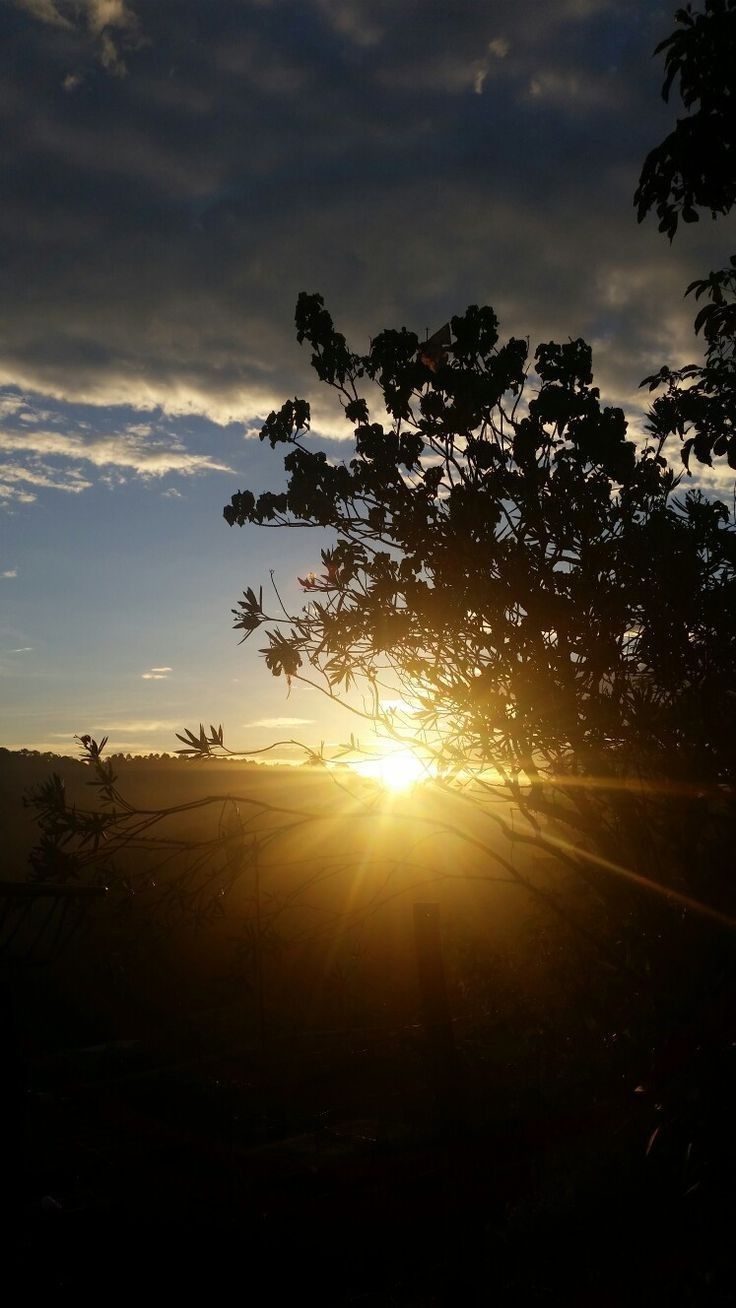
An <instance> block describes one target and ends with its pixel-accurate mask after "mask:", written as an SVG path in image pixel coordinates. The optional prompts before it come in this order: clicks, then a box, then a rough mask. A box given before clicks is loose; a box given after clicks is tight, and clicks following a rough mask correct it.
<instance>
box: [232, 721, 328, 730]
mask: <svg viewBox="0 0 736 1308" xmlns="http://www.w3.org/2000/svg"><path fill="white" fill-rule="evenodd" d="M313 721H314V719H313V718H258V719H257V721H255V722H244V723H243V726H244V727H267V728H268V729H269V730H273V729H274V728H279V727H306V726H309V725H310V724H311V723H312V722H313Z"/></svg>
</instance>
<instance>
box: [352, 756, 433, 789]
mask: <svg viewBox="0 0 736 1308" xmlns="http://www.w3.org/2000/svg"><path fill="white" fill-rule="evenodd" d="M354 766H355V770H356V772H359V773H360V775H361V776H363V777H370V778H371V780H373V781H379V782H380V783H381V785H382V786H385V788H386V790H391V791H402V790H410V789H411V787H412V786H415V785H416V784H417V782H419V781H426V780H427V779H428V777H429V776H430V775H431V773H430V768H429V767H428V765H427V764H426V763H423V762H422V760H421V759H420V758H417V755H416V754H412V752H411V750H410V749H401V750H392V751H391V753H389V754H384V755H383V756H382V757H381V758H371V759H363V760H362V761H361V762H360V763H356V764H355V765H354Z"/></svg>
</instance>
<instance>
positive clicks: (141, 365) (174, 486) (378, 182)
mask: <svg viewBox="0 0 736 1308" xmlns="http://www.w3.org/2000/svg"><path fill="white" fill-rule="evenodd" d="M674 7H675V6H674V5H673V6H672V8H670V7H669V6H667V5H661V4H655V3H649V2H648V0H617V2H614V0H497V2H494V0H488V2H485V0H451V3H448V0H444V2H443V3H441V4H440V3H437V2H436V0H294V2H292V0H207V2H206V3H204V0H177V3H176V4H174V3H171V2H170V0H0V118H1V119H2V123H1V124H0V176H1V177H2V186H1V187H0V224H1V227H2V230H1V232H0V744H2V745H5V746H6V747H8V748H20V747H27V748H35V749H43V750H48V749H50V750H54V751H56V752H59V753H70V752H72V753H73V752H74V742H73V736H74V734H75V733H80V734H81V733H83V732H90V733H91V734H97V735H101V734H107V735H109V737H110V748H113V749H116V750H122V751H125V752H127V751H130V752H141V751H144V752H149V751H156V752H159V751H162V750H171V749H173V748H175V747H176V745H177V741H176V740H175V738H174V733H175V732H176V731H177V730H181V729H182V728H183V727H184V726H194V725H196V724H198V723H199V722H200V720H204V721H205V722H207V723H209V722H214V723H220V722H222V723H223V724H224V725H225V738H226V742H228V741H229V743H230V744H231V745H232V746H238V747H243V748H253V749H255V748H260V747H262V746H265V745H267V744H269V743H271V742H272V741H274V740H278V739H281V738H288V737H291V736H296V737H298V738H299V739H302V740H305V741H306V742H307V743H309V744H312V745H314V744H317V743H318V742H319V740H320V739H322V738H327V739H328V740H335V741H338V740H340V739H342V738H343V737H344V736H345V734H346V733H347V732H349V731H350V730H351V729H352V726H353V724H352V723H351V722H350V721H348V720H346V719H343V718H341V717H339V716H338V715H336V713H335V711H334V710H332V709H329V711H328V710H327V709H326V708H325V705H324V703H323V701H321V699H320V697H319V696H318V695H317V694H316V693H315V692H309V691H307V690H304V689H303V688H300V687H297V686H295V687H293V688H292V690H291V693H290V694H289V693H287V688H286V686H285V683H284V681H283V680H282V679H274V678H272V677H271V676H270V674H269V673H268V671H267V670H266V669H265V667H264V666H263V664H262V662H261V660H260V659H259V656H258V645H259V643H262V642H259V641H258V640H257V638H256V640H255V642H253V641H251V642H249V643H248V644H246V645H240V644H239V643H238V638H237V635H236V633H235V632H233V631H232V627H231V622H232V619H231V613H230V610H231V608H232V607H233V605H234V604H235V603H236V601H237V599H238V597H239V595H240V593H241V592H242V590H243V588H244V587H245V586H249V585H250V586H257V585H259V584H261V583H263V584H264V586H267V585H268V583H269V574H270V572H271V570H273V572H274V576H275V578H276V580H277V582H278V584H279V586H280V589H281V590H282V592H283V593H284V596H285V599H286V600H287V602H289V601H293V602H295V603H298V601H299V593H300V592H299V587H298V583H297V580H296V578H297V575H298V574H301V575H304V574H305V572H308V571H310V570H311V569H312V568H313V567H317V568H318V566H319V549H320V546H321V544H323V543H324V542H323V541H321V540H320V538H319V535H318V533H315V532H309V531H296V532H280V531H273V530H268V529H259V528H256V527H250V528H246V529H244V530H242V531H239V530H238V529H233V530H231V529H229V528H228V527H227V526H226V524H225V523H224V521H223V519H222V506H223V504H224V503H225V502H226V501H228V500H229V499H230V496H231V494H232V493H233V491H235V490H237V489H245V488H249V489H252V490H255V491H258V490H263V489H267V488H268V489H275V488H277V487H278V486H279V485H280V482H281V475H280V462H279V457H278V452H276V453H274V452H273V451H271V450H270V448H269V447H268V445H264V444H261V443H260V442H259V441H258V439H257V435H258V430H259V426H260V424H261V423H262V421H263V420H264V418H265V417H266V415H267V414H268V412H269V410H270V409H271V408H273V407H274V406H280V405H281V403H282V402H283V401H284V399H286V398H287V397H288V396H293V395H295V394H298V395H300V396H303V397H304V398H307V399H310V400H311V401H312V404H313V431H314V438H315V441H319V442H320V444H321V445H322V447H324V448H326V449H328V451H329V452H330V453H331V456H332V457H334V458H340V457H342V452H343V451H345V450H346V447H345V446H344V445H343V444H341V441H342V438H343V437H346V436H349V435H350V429H349V428H347V427H345V424H344V423H343V422H342V420H341V415H339V413H338V412H336V410H335V407H334V406H333V405H332V404H331V402H330V396H329V393H327V394H326V395H322V394H320V392H319V389H318V383H317V382H316V379H314V378H313V376H312V375H311V374H310V371H309V367H308V356H307V353H306V351H305V350H304V349H301V348H300V347H299V346H298V345H297V343H296V340H295V336H294V325H293V315H294V305H295V302H296V298H297V295H298V293H299V291H301V290H306V291H319V292H321V293H322V294H323V295H324V297H325V301H326V303H327V306H328V308H329V309H330V311H331V313H332V315H333V317H334V319H335V322H336V325H337V326H338V328H339V329H340V330H342V331H344V332H345V333H346V335H347V337H348V340H349V341H350V342H351V344H353V346H354V348H355V349H358V350H365V349H367V347H368V344H369V341H370V339H371V337H372V336H374V335H376V334H377V333H378V332H379V331H380V330H382V329H383V328H384V327H401V326H406V327H408V328H410V329H412V330H415V331H417V332H419V333H421V332H423V331H424V329H425V328H427V329H429V331H430V332H431V331H434V330H435V329H436V328H437V327H439V326H441V325H442V323H444V322H446V321H447V320H448V318H450V317H451V316H452V314H453V313H460V312H462V311H463V310H464V309H465V307H466V306H467V305H468V304H472V303H478V304H482V303H487V304H491V305H492V306H493V307H494V309H495V310H496V312H497V313H498V315H499V317H500V319H501V330H502V333H503V335H504V336H507V335H512V334H514V335H517V336H529V337H530V340H531V345H532V350H533V349H534V348H535V346H536V344H537V343H538V342H539V341H544V340H549V339H560V340H566V339H567V338H568V337H577V336H583V337H584V338H585V339H586V340H588V341H589V342H590V343H591V345H592V346H593V351H594V369H595V374H596V382H597V384H598V385H599V386H600V388H601V393H602V397H603V399H604V400H605V401H606V402H608V403H619V404H623V406H624V408H625V409H626V412H627V414H628V415H629V417H630V419H631V420H632V429H633V430H636V429H637V423H639V424H640V423H641V415H642V404H643V403H644V401H643V399H642V394H643V393H639V392H638V383H639V381H640V380H641V378H642V377H643V376H645V375H647V374H648V373H651V372H652V371H654V370H655V369H657V368H658V367H659V366H660V365H661V364H662V363H665V362H666V363H668V364H670V365H671V366H677V365H678V364H681V363H684V362H688V361H691V360H697V359H699V358H700V357H701V354H702V351H701V348H700V346H699V345H697V344H696V343H695V342H694V340H693V336H692V319H693V316H694V310H693V308H692V307H691V305H690V302H685V303H684V302H683V291H684V289H685V287H686V286H687V284H688V282H690V281H691V280H692V279H693V278H695V277H697V276H703V275H704V274H705V273H706V272H707V271H708V270H709V269H710V268H711V267H717V266H720V265H721V264H722V263H723V262H725V256H726V255H728V254H729V253H730V249H731V247H732V245H733V241H732V237H733V230H734V228H733V223H732V222H731V220H721V221H720V222H719V223H718V224H713V223H711V222H710V221H709V220H707V219H706V220H705V221H701V222H700V223H699V224H698V225H697V226H691V227H684V228H681V230H680V231H679V232H678V235H677V237H676V240H675V242H674V244H673V245H670V244H669V243H668V242H667V240H666V238H664V237H663V236H662V235H660V234H659V233H658V232H657V224H656V219H654V218H653V217H650V218H649V220H648V221H645V222H644V223H643V224H642V225H638V224H637V222H636V218H635V213H634V208H633V202H632V197H633V192H634V189H635V187H636V183H637V180H638V175H639V171H640V168H641V164H642V162H643V159H644V157H645V155H646V153H647V152H648V150H649V149H651V148H652V147H653V146H654V145H656V144H657V143H658V142H659V141H660V140H661V139H662V138H663V136H664V135H665V134H666V133H667V132H668V131H669V130H670V129H671V127H672V124H673V120H674V114H675V111H676V103H677V102H675V105H673V106H671V107H669V108H668V107H667V106H666V105H664V103H663V102H662V100H661V98H660V94H659V93H660V86H661V82H662V64H661V59H653V58H652V52H653V49H654V47H655V45H656V44H657V43H658V41H659V40H661V39H662V38H663V37H664V36H666V35H668V34H669V32H670V31H671V30H672V28H673V25H674V23H673V10H674ZM729 224H730V225H729ZM709 475H711V476H712V477H713V478H714V481H713V482H712V485H713V486H714V487H716V488H717V489H718V490H719V492H720V493H724V491H727V492H728V494H729V495H730V493H731V490H732V481H733V478H732V475H729V474H728V473H727V472H726V470H724V469H720V470H719V472H718V473H715V474H709Z"/></svg>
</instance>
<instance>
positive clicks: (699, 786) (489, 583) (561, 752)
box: [224, 293, 736, 893]
mask: <svg viewBox="0 0 736 1308" xmlns="http://www.w3.org/2000/svg"><path fill="white" fill-rule="evenodd" d="M296 326H297V337H298V340H299V341H305V340H306V341H307V342H308V344H309V345H310V346H311V349H312V363H313V366H314V368H315V370H316V372H317V375H318V376H319V378H320V379H321V380H322V381H324V382H325V383H326V384H327V385H328V386H329V387H330V388H331V389H332V390H334V391H335V392H336V394H337V396H338V397H339V400H340V402H341V404H342V407H343V410H344V414H345V418H346V420H347V421H348V423H349V424H350V425H351V426H352V427H353V429H354V430H353V438H354V445H353V447H352V450H351V457H349V458H346V459H345V460H343V461H341V462H339V463H333V462H331V461H330V460H329V459H328V458H327V455H326V454H325V452H324V451H321V450H318V449H314V448H313V447H312V444H311V438H310V435H309V426H310V410H309V405H308V404H307V403H306V402H305V401H303V400H299V399H295V400H293V401H292V400H290V401H287V402H286V403H285V404H284V406H283V407H282V408H281V410H280V411H278V412H273V413H271V414H270V415H269V417H268V419H267V420H266V423H265V425H264V426H263V429H262V431H261V439H262V440H268V441H269V443H270V444H271V446H272V447H274V448H275V447H276V446H277V445H278V446H284V447H285V448H286V450H287V453H286V456H285V459H284V468H285V470H286V473H287V477H288V484H287V489H286V490H285V491H281V492H278V493H270V492H269V493H265V494H262V495H260V496H259V497H258V498H256V497H255V496H254V495H253V494H252V493H251V492H250V491H247V490H246V491H238V492H237V493H236V494H235V495H233V497H232V500H231V502H230V504H228V505H226V507H225V509H224V515H225V518H226V520H227V522H228V523H229V524H230V525H234V524H238V525H240V526H243V525H244V524H245V523H254V524H263V523H269V524H274V525H283V526H315V527H320V528H329V529H331V531H332V532H333V533H334V535H335V542H334V544H332V545H330V546H329V547H328V548H326V549H323V550H322V551H321V566H318V567H316V568H315V570H314V571H313V572H310V573H309V574H308V575H307V576H306V577H304V578H301V579H300V580H301V583H302V587H303V590H304V592H305V595H306V603H305V606H304V608H303V609H302V610H301V611H300V612H297V613H293V614H289V613H287V612H285V611H284V610H283V609H282V608H280V607H278V606H276V605H275V606H274V611H273V612H272V613H269V612H267V610H266V608H265V607H264V600H263V594H262V591H259V593H258V595H256V592H255V591H254V590H253V589H250V588H249V589H248V590H246V591H245V592H244V594H243V598H242V599H241V600H240V601H239V603H238V606H237V608H236V609H235V610H234V614H235V626H236V628H237V629H238V630H240V631H242V632H243V633H244V639H245V638H247V637H249V636H250V635H252V634H253V633H254V632H256V631H258V630H259V629H260V628H264V630H265V632H266V640H267V643H266V645H265V646H264V647H263V649H262V651H261V652H262V654H263V656H264V659H265V662H266V664H267V666H268V667H269V669H270V671H271V672H272V673H273V674H274V675H275V676H284V677H286V678H288V679H294V680H297V681H304V682H307V683H309V684H311V685H316V686H318V687H319V688H320V689H322V690H323V691H324V692H325V693H326V694H327V695H328V696H330V697H331V698H335V699H339V700H341V701H342V702H345V703H347V705H348V706H349V707H350V709H351V711H352V712H353V713H357V714H358V715H359V716H363V717H364V718H367V719H368V720H369V721H370V722H371V723H373V724H375V725H376V726H377V727H378V729H379V730H381V731H383V732H384V733H386V734H387V735H390V736H392V737H394V738H395V739H399V740H402V741H404V742H409V743H411V744H412V746H413V747H414V748H417V749H418V750H419V751H420V753H421V754H422V755H423V756H425V757H427V758H429V759H430V760H431V762H432V765H433V768H434V769H436V771H437V773H438V774H439V775H440V776H441V777H442V778H444V779H445V780H446V781H454V782H455V783H457V784H461V785H466V784H467V780H468V777H469V776H470V775H471V774H474V775H475V776H476V778H477V779H478V781H479V784H480V785H481V786H484V785H487V784H488V777H489V772H488V770H489V769H494V770H495V772H494V774H493V775H494V776H495V777H497V778H500V784H501V785H502V786H503V787H504V788H505V791H506V793H507V795H508V796H509V797H511V798H512V799H513V800H514V802H515V803H516V804H518V805H519V806H520V807H521V809H522V811H523V812H524V814H525V815H526V817H527V818H528V820H529V822H530V823H531V824H534V823H539V822H544V821H545V819H550V818H554V819H555V820H556V821H557V822H558V823H559V822H564V824H565V825H566V827H567V828H568V831H570V830H572V833H573V834H572V836H571V838H570V841H569V843H568V844H567V845H565V846H564V849H565V855H566V857H568V858H572V860H573V861H574V862H575V863H576V866H578V867H580V866H582V864H581V862H580V851H581V849H582V847H583V846H585V848H586V850H587V851H588V852H589V851H590V850H591V849H592V848H595V849H596V850H597V856H599V857H600V856H602V857H604V858H605V859H607V860H615V861H616V862H617V864H619V865H620V864H622V863H623V864H625V866H626V867H628V868H633V867H636V866H641V864H642V862H646V861H647V859H649V860H650V861H649V867H650V869H651V867H652V862H651V859H652V858H653V857H654V855H653V853H652V852H651V850H649V846H650V845H651V846H652V849H653V848H654V847H655V846H657V847H658V850H659V855H658V857H659V859H660V860H661V861H662V867H663V868H666V869H667V873H666V874H667V875H668V876H669V884H670V886H671V887H672V888H673V889H675V888H676V887H677V886H678V885H680V886H681V887H683V886H686V887H688V888H689V893H691V892H693V891H694V890H695V888H696V887H697V884H698V881H699V879H700V880H702V879H703V878H705V879H707V871H706V867H710V872H711V873H712V872H713V871H714V866H713V862H712V858H711V856H710V855H706V854H704V850H705V845H703V846H702V848H700V850H699V852H698V853H697V856H696V851H695V846H696V845H697V843H698V841H697V840H693V839H692V838H688V839H683V835H684V831H685V829H686V826H687V823H688V822H690V823H691V824H692V822H693V820H694V819H693V813H694V811H695V809H696V808H697V805H698V803H700V804H701V808H702V800H703V797H704V796H705V797H707V798H706V807H708V806H709V805H710V808H709V816H708V822H707V823H706V822H705V821H704V820H703V821H701V820H700V819H698V820H697V822H696V823H695V827H694V828H692V831H693V833H694V832H697V837H698V839H699V838H700V836H702V835H703V834H704V832H705V829H706V826H707V825H708V823H710V828H709V830H710V833H711V836H712V833H713V822H714V821H716V818H715V815H714V812H711V811H710V809H712V808H713V805H712V804H710V800H712V799H713V798H714V797H715V796H721V798H722V797H723V792H722V789H721V788H722V787H724V786H731V785H732V783H733V779H734V777H733V763H734V756H733V739H734V727H736V701H735V700H734V697H733V695H732V694H731V693H730V691H729V690H728V689H727V688H728V686H729V684H730V677H731V669H732V667H733V663H734V657H735V656H736V606H735V605H734V599H736V533H734V528H733V524H732V523H731V522H730V521H729V513H728V510H727V508H726V506H725V505H724V504H722V503H720V502H719V501H711V500H708V499H706V498H704V497H703V496H702V495H701V494H700V493H699V492H698V491H692V492H690V493H687V494H686V495H684V496H683V497H681V498H678V496H677V495H676V494H675V492H676V491H677V487H678V477H677V476H676V475H675V473H674V471H673V470H672V468H671V467H670V466H669V465H668V462H667V460H666V458H665V456H664V454H663V448H664V445H665V439H666V437H665V435H664V434H662V435H660V437H659V439H658V440H657V441H656V443H652V442H649V443H647V444H646V445H645V446H644V447H643V448H639V449H637V448H636V447H635V445H634V443H633V442H631V441H629V440H627V435H626V432H627V427H626V420H625V418H624V415H623V413H622V411H621V410H620V409H617V408H611V407H605V406H603V405H602V404H601V401H600V396H599V392H598V390H597V388H596V387H594V386H593V384H592V382H593V378H592V363H591V352H590V349H589V348H588V346H587V345H586V344H585V343H584V342H583V341H581V340H576V341H570V342H568V343H566V344H562V345H560V344H555V343H549V344H542V345H540V346H539V347H538V349H537V351H536V354H535V356H534V363H535V369H536V377H537V381H536V383H534V384H532V382H531V381H530V361H529V358H528V347H527V344H526V342H524V341H522V340H518V339H511V340H509V341H508V342H506V343H504V344H501V343H500V341H499V335H498V322H497V319H496V316H495V314H494V313H493V311H492V309H490V308H478V307H476V306H471V307H470V308H469V309H468V310H467V311H466V313H465V314H463V315H462V316H459V317H454V318H453V319H452V322H451V324H449V325H448V329H447V330H446V336H445V340H444V341H442V342H441V344H440V345H439V347H436V343H435V342H434V339H433V341H430V342H429V348H428V345H427V343H424V344H422V343H421V342H420V341H419V340H418V338H417V336H416V335H415V334H414V333H412V332H410V331H407V330H405V329H401V330H400V331H390V330H389V331H384V332H382V333H381V334H380V335H379V336H377V337H376V338H375V340H374V341H373V342H372V345H371V348H370V351H369V353H368V354H366V355H363V356H362V355H358V354H355V353H353V352H352V351H351V350H350V348H349V347H348V345H347V342H346V341H345V338H344V337H343V336H342V335H341V334H340V333H339V332H337V331H336V330H335V328H334V326H333V322H332V319H331V317H330V315H329V313H328V312H327V310H326V309H325V307H324V304H323V301H322V298H321V297H320V296H319V295H307V294H304V293H303V294H301V295H300V297H299V301H298V304H297V310H296ZM371 383H373V384H374V390H375V388H376V387H377V399H378V404H377V409H378V413H379V415H380V413H381V410H382V409H383V410H385V413H386V414H387V415H388V422H387V423H383V422H379V421H373V420H372V417H371V413H370V410H369V404H368V398H367V388H368V386H369V385H370V384H371ZM362 392H365V393H362ZM278 598H279V604H280V597H278ZM355 692H357V694H356V693H355ZM397 697H399V698H400V699H401V700H402V701H403V702H404V703H405V704H406V705H407V706H408V707H407V708H406V709H405V710H403V711H401V710H400V711H397V710H396V709H395V707H385V706H384V700H385V699H391V700H393V701H395V700H396V698H397ZM674 792H676V793H677V794H678V795H679V800H678V804H677V806H676V807H677V814H678V816H675V815H674V813H673V808H672V803H671V797H672V794H673V793H674ZM729 793H730V792H729ZM698 797H700V798H698ZM665 801H666V802H665ZM719 802H720V800H719ZM717 807H718V805H717V804H716V808H717ZM716 825H717V822H716ZM709 840H710V836H709V837H708V839H707V840H706V842H705V843H706V844H708V843H709ZM701 844H702V842H701ZM557 848H558V849H560V848H562V846H561V845H560V843H559V842H558V845H557ZM663 850H666V855H665V857H664V859H663V860H662V853H663ZM585 857H586V858H587V857H588V855H587V854H586V855H585ZM703 859H705V862H704V861H703ZM701 874H702V876H701ZM702 890H703V887H702V885H701V887H700V891H699V893H700V892H701V891H702Z"/></svg>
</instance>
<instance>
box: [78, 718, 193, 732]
mask: <svg viewBox="0 0 736 1308" xmlns="http://www.w3.org/2000/svg"><path fill="white" fill-rule="evenodd" d="M178 726H180V723H178V722H174V721H168V720H166V719H160V718H134V719H132V720H130V721H127V722H126V721H124V720H119V721H113V722H106V723H105V732H106V734H109V733H110V732H112V731H114V732H117V733H118V735H148V734H149V732H150V733H153V732H156V731H174V730H175V729H176V727H178ZM54 734H55V735H57V734H58V735H59V736H62V735H64V734H68V733H64V732H58V733H57V732H55V733H54Z"/></svg>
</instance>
